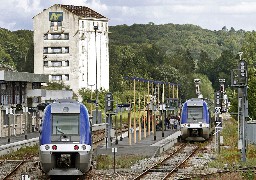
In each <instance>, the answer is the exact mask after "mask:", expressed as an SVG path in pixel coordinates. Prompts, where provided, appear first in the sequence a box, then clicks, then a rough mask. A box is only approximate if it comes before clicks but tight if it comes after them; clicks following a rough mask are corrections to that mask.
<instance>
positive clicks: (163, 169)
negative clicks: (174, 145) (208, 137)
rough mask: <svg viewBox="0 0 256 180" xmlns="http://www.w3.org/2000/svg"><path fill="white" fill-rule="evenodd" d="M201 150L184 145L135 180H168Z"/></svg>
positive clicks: (194, 146)
mask: <svg viewBox="0 0 256 180" xmlns="http://www.w3.org/2000/svg"><path fill="white" fill-rule="evenodd" d="M198 148H199V146H196V145H191V144H183V145H181V146H180V148H178V149H177V150H176V151H175V152H173V153H172V154H170V155H169V156H167V157H166V158H165V159H163V160H162V161H161V162H159V163H157V164H154V165H153V166H152V167H150V168H149V169H147V170H146V171H144V172H143V173H141V174H140V175H138V176H137V177H136V178H134V180H139V179H156V180H158V179H167V178H170V177H172V175H173V173H174V172H175V171H176V170H177V169H178V168H179V167H180V166H181V165H183V164H184V163H185V162H186V161H187V159H189V158H190V157H191V156H192V155H193V154H194V153H195V152H196V150H197V149H198ZM174 156H175V158H174Z"/></svg>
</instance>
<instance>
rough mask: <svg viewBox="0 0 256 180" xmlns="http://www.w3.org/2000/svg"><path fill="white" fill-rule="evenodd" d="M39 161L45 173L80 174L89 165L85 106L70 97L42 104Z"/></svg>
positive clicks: (88, 130)
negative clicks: (43, 108)
mask: <svg viewBox="0 0 256 180" xmlns="http://www.w3.org/2000/svg"><path fill="white" fill-rule="evenodd" d="M39 142H40V151H39V152H40V153H39V158H40V163H41V168H42V170H43V171H44V172H45V173H47V174H48V175H50V176H51V175H52V176H55V175H83V174H84V173H86V172H87V171H88V170H89V169H90V167H91V159H92V135H91V125H90V121H89V115H88V111H87V109H86V107H85V106H84V105H83V104H81V103H79V102H76V101H74V100H58V101H56V102H54V103H52V104H49V105H48V106H46V108H45V110H44V115H43V122H42V127H41V130H40V138H39Z"/></svg>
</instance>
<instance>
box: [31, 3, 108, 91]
mask: <svg viewBox="0 0 256 180" xmlns="http://www.w3.org/2000/svg"><path fill="white" fill-rule="evenodd" d="M49 12H63V22H62V28H60V30H59V29H58V32H61V33H68V34H69V40H44V34H46V33H48V37H50V35H49V34H51V33H52V31H51V30H50V21H49ZM33 21H34V46H35V51H34V57H35V59H34V73H36V74H49V75H50V76H49V80H50V81H51V80H52V79H53V76H54V75H60V76H61V77H62V78H64V79H65V78H66V76H65V75H69V79H68V80H63V82H64V83H65V84H66V85H69V86H70V87H71V89H72V90H73V91H74V92H75V93H77V92H78V90H79V89H81V88H90V89H91V86H90V85H94V86H93V87H92V89H93V90H95V88H96V85H95V84H96V55H97V62H98V71H97V72H98V73H97V74H98V78H97V86H98V89H100V88H103V89H106V90H108V89H109V55H108V23H107V21H106V19H104V20H102V21H100V20H98V19H86V18H82V17H78V16H76V15H74V14H73V13H71V12H69V11H67V10H65V9H63V8H61V7H60V6H52V7H50V8H49V9H46V10H44V11H43V12H41V13H40V14H38V15H37V16H35V17H34V19H33ZM96 23H97V24H98V28H99V30H98V31H97V32H96V45H97V47H96V48H95V31H94V26H93V25H94V24H95V25H96ZM61 37H64V34H62V35H61ZM45 47H49V48H48V50H50V49H51V48H50V47H63V49H64V47H69V53H66V54H43V50H44V48H45ZM96 49H97V54H96V53H95V50H96ZM56 60H57V61H63V62H64V61H65V60H69V66H65V67H52V66H51V65H52V64H53V63H52V62H53V61H56ZM44 61H48V65H49V66H48V67H47V66H44Z"/></svg>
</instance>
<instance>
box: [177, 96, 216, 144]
mask: <svg viewBox="0 0 256 180" xmlns="http://www.w3.org/2000/svg"><path fill="white" fill-rule="evenodd" d="M180 126H181V139H182V140H187V141H204V140H207V139H208V138H209V136H210V134H211V133H212V127H211V117H210V112H209V108H208V106H207V103H206V102H205V101H204V100H202V99H199V98H194V99H190V100H188V101H186V102H185V103H184V104H183V107H182V112H181V122H180Z"/></svg>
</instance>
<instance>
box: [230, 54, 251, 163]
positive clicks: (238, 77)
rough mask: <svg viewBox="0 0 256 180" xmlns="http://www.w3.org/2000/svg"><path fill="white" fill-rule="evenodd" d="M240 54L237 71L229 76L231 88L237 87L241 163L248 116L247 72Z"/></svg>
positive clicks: (244, 157) (245, 63)
mask: <svg viewBox="0 0 256 180" xmlns="http://www.w3.org/2000/svg"><path fill="white" fill-rule="evenodd" d="M242 54H243V53H242V52H239V56H240V59H239V63H238V69H233V70H232V74H231V82H232V86H234V87H238V122H239V125H238V126H239V128H238V130H239V133H238V134H239V140H238V149H239V150H241V154H242V156H241V161H243V162H245V161H246V138H245V137H246V134H245V128H246V121H245V118H246V117H249V115H248V99H247V81H248V73H247V72H248V70H247V62H246V61H245V60H242Z"/></svg>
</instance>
